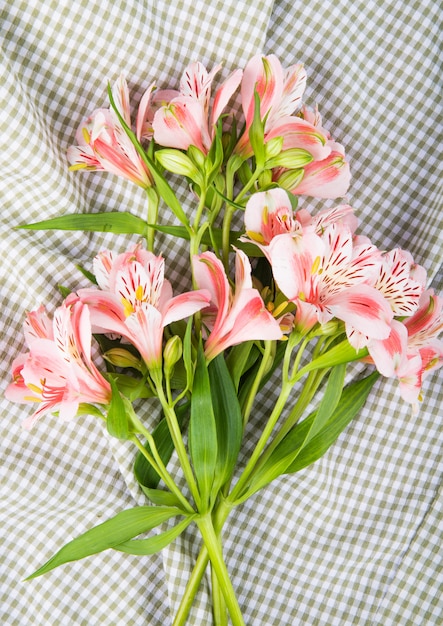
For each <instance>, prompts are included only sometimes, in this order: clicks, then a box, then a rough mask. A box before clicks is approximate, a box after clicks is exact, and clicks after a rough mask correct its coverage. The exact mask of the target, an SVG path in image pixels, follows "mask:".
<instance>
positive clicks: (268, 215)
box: [242, 187, 358, 258]
mask: <svg viewBox="0 0 443 626" xmlns="http://www.w3.org/2000/svg"><path fill="white" fill-rule="evenodd" d="M334 223H340V224H345V225H346V226H347V227H348V228H349V229H350V232H351V233H352V234H354V233H355V229H356V228H357V224H358V220H357V218H356V217H355V216H354V214H353V209H352V207H351V206H349V205H347V204H342V205H339V206H337V207H334V208H332V209H323V210H322V211H319V212H318V213H317V214H316V215H315V216H312V215H311V214H310V213H309V212H308V211H307V210H306V209H301V210H300V211H297V212H296V213H294V211H293V208H292V204H291V201H290V199H289V196H288V192H287V191H285V190H284V189H281V188H280V187H278V188H275V189H269V191H259V192H257V193H255V194H253V195H252V196H251V197H250V198H249V200H248V202H247V203H246V207H245V230H246V237H243V238H242V241H252V242H253V243H254V244H255V245H257V247H259V248H260V250H261V251H262V252H263V253H264V254H265V256H268V246H269V244H270V243H271V241H272V239H273V238H274V237H276V236H277V235H283V234H286V233H292V234H293V237H299V236H302V235H305V236H306V235H307V234H308V233H309V232H311V233H315V234H317V235H321V234H322V233H323V232H324V230H325V228H326V227H327V226H329V225H330V224H334ZM268 258H269V257H268Z"/></svg>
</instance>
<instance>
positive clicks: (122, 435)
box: [106, 376, 130, 439]
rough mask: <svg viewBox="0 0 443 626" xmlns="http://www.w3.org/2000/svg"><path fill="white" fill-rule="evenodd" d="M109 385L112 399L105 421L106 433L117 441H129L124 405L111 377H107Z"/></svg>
mask: <svg viewBox="0 0 443 626" xmlns="http://www.w3.org/2000/svg"><path fill="white" fill-rule="evenodd" d="M109 383H110V385H111V390H112V398H111V402H110V404H109V410H108V417H107V419H106V427H107V429H108V433H109V434H110V435H111V436H112V437H116V438H117V439H129V436H130V435H129V420H128V414H127V412H126V405H125V403H124V400H123V398H122V396H121V395H120V391H119V390H118V387H117V384H116V382H115V380H114V379H113V378H112V376H109Z"/></svg>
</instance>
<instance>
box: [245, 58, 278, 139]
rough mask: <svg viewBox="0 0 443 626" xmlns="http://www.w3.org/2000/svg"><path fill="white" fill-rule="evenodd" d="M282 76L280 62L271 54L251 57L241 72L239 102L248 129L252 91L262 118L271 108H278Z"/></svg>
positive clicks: (250, 120)
mask: <svg viewBox="0 0 443 626" xmlns="http://www.w3.org/2000/svg"><path fill="white" fill-rule="evenodd" d="M283 80H284V74H283V69H282V66H281V63H280V61H279V60H278V58H277V57H276V56H275V55H273V54H271V55H269V56H262V55H260V54H257V55H256V56H254V57H252V59H251V60H250V61H249V63H248V64H247V65H246V67H245V70H244V72H243V79H242V83H241V100H242V107H243V112H244V115H245V118H246V127H247V128H249V127H250V126H251V124H252V120H253V118H254V91H257V93H258V95H259V96H260V117H261V119H263V118H264V116H265V115H266V113H267V112H268V111H269V109H270V108H271V107H272V106H278V104H279V102H280V100H281V96H282V93H283Z"/></svg>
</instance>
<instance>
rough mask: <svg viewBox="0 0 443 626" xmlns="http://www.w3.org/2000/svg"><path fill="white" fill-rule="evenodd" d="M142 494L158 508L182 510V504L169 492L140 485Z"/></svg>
mask: <svg viewBox="0 0 443 626" xmlns="http://www.w3.org/2000/svg"><path fill="white" fill-rule="evenodd" d="M140 487H141V489H142V491H143V493H144V494H145V496H147V497H148V498H149V499H150V500H151V502H153V503H154V504H158V505H159V506H176V507H178V508H182V504H181V502H180V500H179V499H178V498H177V496H176V495H175V494H174V493H172V492H171V491H164V490H163V489H150V488H149V487H144V486H143V485H140Z"/></svg>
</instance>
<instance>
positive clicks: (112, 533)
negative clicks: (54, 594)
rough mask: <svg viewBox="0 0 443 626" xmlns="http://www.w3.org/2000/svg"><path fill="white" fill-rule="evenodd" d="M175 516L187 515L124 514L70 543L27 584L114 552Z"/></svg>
mask: <svg viewBox="0 0 443 626" xmlns="http://www.w3.org/2000/svg"><path fill="white" fill-rule="evenodd" d="M175 515H183V511H181V510H180V509H177V508H175V507H157V506H156V507H151V506H139V507H136V508H134V509H127V510H126V511H121V512H120V513H118V514H117V515H116V516H115V517H112V518H111V519H110V520H108V521H106V522H103V523H102V524H99V525H98V526H95V527H94V528H91V529H90V530H87V531H86V532H85V533H83V534H82V535H80V536H79V537H77V538H76V539H73V540H72V541H70V542H69V543H67V544H66V545H65V546H63V548H62V549H61V550H59V551H58V552H57V553H56V554H55V555H54V556H53V557H52V558H51V559H49V561H47V562H46V563H45V564H44V565H43V566H42V567H40V568H39V569H38V570H37V571H36V572H34V573H33V574H31V576H28V578H27V579H26V580H30V579H31V578H36V577H37V576H41V575H42V574H46V572H49V571H50V570H52V569H54V568H55V567H58V566H59V565H63V564H64V563H68V562H70V561H78V560H79V559H83V558H85V557H86V556H90V555H91V554H97V553H98V552H103V550H108V549H109V548H114V547H115V546H118V545H120V544H122V543H124V542H125V541H128V539H133V538H134V537H137V535H141V534H142V533H145V532H147V531H148V530H151V529H152V528H155V527H156V526H159V525H160V524H162V523H163V522H165V521H166V520H168V519H170V518H171V517H174V516H175Z"/></svg>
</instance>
